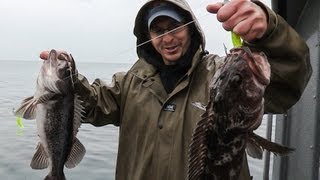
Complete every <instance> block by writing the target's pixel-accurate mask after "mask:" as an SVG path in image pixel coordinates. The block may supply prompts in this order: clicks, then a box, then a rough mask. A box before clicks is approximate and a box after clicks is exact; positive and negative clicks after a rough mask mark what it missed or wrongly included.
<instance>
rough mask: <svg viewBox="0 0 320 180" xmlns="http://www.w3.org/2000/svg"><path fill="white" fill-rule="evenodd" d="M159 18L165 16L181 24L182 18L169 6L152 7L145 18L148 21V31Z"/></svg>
mask: <svg viewBox="0 0 320 180" xmlns="http://www.w3.org/2000/svg"><path fill="white" fill-rule="evenodd" d="M160 16H167V17H170V18H172V19H174V20H176V21H178V22H182V20H183V18H182V16H181V15H180V14H179V13H178V12H177V10H176V9H175V8H174V7H172V5H169V4H162V5H159V6H156V7H154V8H153V9H151V10H150V11H149V14H148V16H147V20H148V29H150V25H151V23H152V21H153V20H155V19H156V18H157V17H160Z"/></svg>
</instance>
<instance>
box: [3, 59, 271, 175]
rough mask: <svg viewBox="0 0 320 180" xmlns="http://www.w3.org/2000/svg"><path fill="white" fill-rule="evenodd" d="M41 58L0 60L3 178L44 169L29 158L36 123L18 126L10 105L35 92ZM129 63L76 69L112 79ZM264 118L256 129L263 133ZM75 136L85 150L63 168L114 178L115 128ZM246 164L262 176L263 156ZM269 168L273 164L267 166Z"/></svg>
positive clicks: (85, 130) (85, 65)
mask: <svg viewBox="0 0 320 180" xmlns="http://www.w3.org/2000/svg"><path fill="white" fill-rule="evenodd" d="M40 66H41V61H40V60H39V61H0V122H1V125H0V145H1V148H0V174H1V179H6V180H40V179H43V178H44V177H45V175H46V174H47V173H48V170H47V169H44V170H33V169H31V168H30V161H31V159H32V157H33V154H34V153H35V148H36V146H37V144H38V136H37V133H36V131H37V130H36V123H35V121H34V120H23V124H24V126H25V127H24V128H23V129H19V128H18V126H17V124H16V117H14V116H13V109H14V108H15V107H17V106H19V104H20V102H21V100H22V99H24V98H26V97H28V96H31V95H33V93H34V92H35V85H36V78H37V75H38V72H39V69H40ZM130 66H131V65H130V64H110V63H81V62H80V63H77V68H78V71H79V73H81V74H83V75H85V76H86V77H87V78H88V80H89V81H90V82H92V81H93V80H94V79H95V78H98V77H99V78H101V79H104V80H105V81H107V82H110V81H111V77H112V75H113V74H114V73H115V72H118V71H126V70H128V69H129V68H130ZM265 122H266V121H264V122H263V124H262V125H261V127H260V128H259V129H258V130H257V133H258V134H260V135H263V136H264V135H265V129H266V125H265V124H266V123H265ZM78 139H79V140H80V141H81V142H82V143H83V144H84V146H85V147H86V150H87V153H86V155H85V156H84V158H83V160H82V161H81V163H80V164H79V165H78V166H77V167H75V168H73V169H67V168H65V175H66V177H67V179H70V180H81V179H92V180H113V179H114V174H115V163H116V155H117V147H118V128H117V127H114V126H112V125H108V126H103V127H99V128H97V127H94V126H92V125H90V124H83V125H82V126H81V128H80V131H79V133H78ZM249 166H250V171H251V174H252V175H253V176H254V179H262V177H263V175H262V172H263V160H255V159H251V158H249ZM270 169H271V170H272V168H270Z"/></svg>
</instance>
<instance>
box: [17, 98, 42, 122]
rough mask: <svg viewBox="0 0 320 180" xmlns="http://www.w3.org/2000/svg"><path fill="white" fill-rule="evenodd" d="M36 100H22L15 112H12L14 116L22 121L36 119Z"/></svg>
mask: <svg viewBox="0 0 320 180" xmlns="http://www.w3.org/2000/svg"><path fill="white" fill-rule="evenodd" d="M36 107H37V100H36V99H34V97H33V96H31V97H27V98H26V99H24V100H23V101H22V103H21V105H20V107H19V108H17V110H14V115H15V116H18V117H22V118H24V119H35V118H36Z"/></svg>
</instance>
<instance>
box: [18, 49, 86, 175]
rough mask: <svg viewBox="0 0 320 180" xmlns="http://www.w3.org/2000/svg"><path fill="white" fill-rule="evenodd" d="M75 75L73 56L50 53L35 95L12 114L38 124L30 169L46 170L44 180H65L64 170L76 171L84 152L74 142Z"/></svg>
mask: <svg viewBox="0 0 320 180" xmlns="http://www.w3.org/2000/svg"><path fill="white" fill-rule="evenodd" d="M75 74H76V68H75V63H74V60H73V58H72V56H71V55H69V54H65V53H59V54H58V53H57V52H56V51H55V50H51V51H50V53H49V58H48V60H45V61H43V64H42V66H41V70H40V73H39V75H38V78H37V87H36V92H35V94H34V95H33V96H32V97H29V98H26V99H25V100H24V101H23V102H22V104H21V107H19V108H18V109H17V110H16V111H15V115H16V116H19V117H23V118H24V119H36V121H37V130H38V136H39V138H40V143H39V145H38V147H37V150H36V153H35V154H34V156H33V158H32V161H31V164H30V166H31V168H32V169H44V168H47V167H48V168H49V173H48V175H47V176H46V177H45V180H64V179H65V175H64V172H63V168H64V166H66V167H67V168H73V167H75V166H76V165H77V164H78V163H80V161H81V160H82V158H83V156H84V154H85V152H86V150H85V148H84V146H83V145H82V144H81V142H80V141H79V140H78V139H77V138H76V134H77V132H78V128H79V127H80V124H81V123H80V120H81V118H82V112H83V107H82V106H81V101H80V100H79V98H78V96H77V95H76V94H75V92H74V81H73V80H74V78H73V77H74V75H75Z"/></svg>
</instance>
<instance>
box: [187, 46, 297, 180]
mask: <svg viewBox="0 0 320 180" xmlns="http://www.w3.org/2000/svg"><path fill="white" fill-rule="evenodd" d="M230 52H231V53H230V54H228V55H227V56H226V58H225V59H224V61H225V63H224V65H223V66H222V67H221V68H219V70H218V72H217V73H216V75H215V76H214V77H213V80H212V83H211V85H210V99H209V102H208V104H207V106H205V113H204V114H203V115H202V117H201V120H200V121H199V122H198V123H197V126H196V128H195V131H194V133H193V136H192V140H191V144H190V149H189V162H188V163H189V164H188V168H189V169H188V179H189V180H205V179H214V177H216V178H217V179H223V180H237V179H238V177H239V173H240V169H241V165H242V162H243V157H244V153H245V149H246V148H247V153H248V154H249V155H251V156H253V157H255V158H260V159H261V158H262V152H263V149H266V150H268V151H271V152H273V153H275V154H279V155H285V154H287V153H289V152H291V151H292V150H293V149H290V148H288V147H284V146H281V145H280V144H276V143H274V142H271V141H268V140H266V139H264V138H262V137H260V136H258V135H256V134H254V133H253V130H255V129H257V128H258V127H259V125H260V124H261V121H262V117H263V114H264V98H263V96H264V92H265V89H266V87H267V85H268V84H269V82H270V71H271V70H270V65H269V63H268V60H267V58H266V56H265V55H264V53H262V52H261V53H256V52H251V51H250V49H249V48H247V47H242V48H234V49H232V50H231V51H230Z"/></svg>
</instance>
